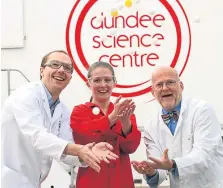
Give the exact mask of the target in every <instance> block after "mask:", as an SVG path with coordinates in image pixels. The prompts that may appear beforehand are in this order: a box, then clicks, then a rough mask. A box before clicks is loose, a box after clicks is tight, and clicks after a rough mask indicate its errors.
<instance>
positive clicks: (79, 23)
mask: <svg viewBox="0 0 223 188" xmlns="http://www.w3.org/2000/svg"><path fill="white" fill-rule="evenodd" d="M79 2H80V0H79V1H77V2H76V4H75V5H74V7H73V9H72V11H71V13H70V16H69V19H68V23H67V28H66V45H67V51H68V53H69V55H70V56H71V57H73V56H72V52H71V49H70V42H69V30H70V24H71V19H72V16H73V13H74V11H75V9H76V7H77V6H78V3H79ZM96 2H97V0H90V1H89V2H88V3H87V4H86V5H85V7H84V8H83V9H82V11H81V14H80V16H79V18H78V21H77V27H76V30H75V34H76V35H74V36H75V39H74V40H75V44H76V48H77V53H78V56H79V58H80V60H81V62H82V64H83V66H84V67H85V68H86V69H87V68H88V67H89V64H88V63H87V61H86V59H85V57H84V54H83V51H82V46H81V29H82V24H83V21H84V19H85V17H86V15H87V12H88V11H89V9H90V8H91V7H92V6H93V5H94V4H95V3H96ZM160 2H161V3H162V4H163V5H164V6H165V7H166V9H167V10H168V12H169V14H170V15H171V17H172V19H173V22H174V25H175V28H176V33H177V48H176V52H175V56H174V58H173V61H172V63H171V65H170V66H171V67H175V65H176V63H177V60H178V58H179V54H180V50H181V43H182V35H181V27H180V23H179V20H178V18H177V15H176V13H175V12H174V10H173V9H172V7H171V6H170V4H169V3H168V2H167V1H166V0H160ZM177 3H178V4H179V5H180V8H181V9H182V11H183V13H184V16H185V17H186V20H187V24H188V28H189V51H188V54H187V58H186V61H185V63H184V66H183V69H182V71H181V73H180V75H181V74H182V73H183V70H184V69H185V67H186V64H187V61H188V58H189V54H190V47H191V31H190V27H189V22H188V19H187V16H186V13H185V11H184V9H183V7H182V6H181V4H180V2H179V1H177ZM74 68H75V70H76V72H77V73H78V74H79V76H80V77H81V78H82V79H83V80H84V81H87V79H86V77H85V76H84V75H83V74H82V73H81V71H80V70H79V68H78V66H77V64H76V63H75V61H74ZM148 81H149V80H147V81H145V82H143V83H140V84H136V85H128V86H125V85H116V87H118V88H131V87H136V86H139V85H143V84H145V83H147V82H148ZM150 91H151V86H149V87H147V88H145V89H142V90H140V91H136V92H131V93H115V92H114V93H113V94H112V95H113V96H116V97H117V96H119V95H122V96H123V97H135V96H139V95H143V94H145V93H148V92H150Z"/></svg>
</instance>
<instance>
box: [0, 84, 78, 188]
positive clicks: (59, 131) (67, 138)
mask: <svg viewBox="0 0 223 188" xmlns="http://www.w3.org/2000/svg"><path fill="white" fill-rule="evenodd" d="M69 122H70V113H69V111H68V109H67V108H66V107H65V106H64V105H63V104H62V103H61V102H60V103H59V104H58V105H57V106H56V108H55V111H54V114H53V117H51V113H50V108H49V103H48V99H47V95H46V92H45V90H44V88H43V85H42V83H41V81H39V82H35V83H28V84H26V85H24V86H22V87H21V88H19V89H17V90H16V91H14V92H13V93H12V94H11V95H10V96H9V97H8V98H7V99H6V101H5V104H4V106H3V109H2V117H1V128H2V157H3V165H2V182H3V187H4V188H38V187H39V185H40V183H41V181H43V180H44V179H45V178H46V176H47V175H48V173H49V170H50V167H51V164H52V159H55V160H57V161H62V162H64V163H66V164H69V165H73V166H74V165H75V166H80V163H79V160H78V158H77V157H73V156H65V155H63V154H62V153H63V151H64V149H65V147H66V145H67V144H68V143H69V142H71V141H73V138H72V131H71V129H70V123H69ZM59 137H60V138H59ZM61 138H62V139H61Z"/></svg>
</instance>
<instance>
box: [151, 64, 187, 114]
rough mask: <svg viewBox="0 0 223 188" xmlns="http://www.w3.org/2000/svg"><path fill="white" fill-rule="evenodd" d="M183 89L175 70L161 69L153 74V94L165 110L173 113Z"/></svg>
mask: <svg viewBox="0 0 223 188" xmlns="http://www.w3.org/2000/svg"><path fill="white" fill-rule="evenodd" d="M164 83H165V84H164ZM161 86H162V87H161ZM183 89H184V86H183V83H182V82H181V81H180V79H179V76H178V74H177V72H176V70H175V69H173V68H171V67H159V68H157V69H156V70H155V71H154V72H153V74H152V94H153V96H154V97H155V98H156V100H157V101H158V102H159V103H160V104H161V106H162V107H163V108H164V109H165V110H167V111H171V110H173V109H174V108H175V107H176V106H177V105H178V104H179V102H180V101H181V99H182V91H183Z"/></svg>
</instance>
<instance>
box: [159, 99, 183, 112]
mask: <svg viewBox="0 0 223 188" xmlns="http://www.w3.org/2000/svg"><path fill="white" fill-rule="evenodd" d="M180 109H181V101H180V102H179V104H178V105H177V106H176V107H175V108H174V109H173V111H177V112H180ZM162 113H163V114H168V111H166V110H165V109H162Z"/></svg>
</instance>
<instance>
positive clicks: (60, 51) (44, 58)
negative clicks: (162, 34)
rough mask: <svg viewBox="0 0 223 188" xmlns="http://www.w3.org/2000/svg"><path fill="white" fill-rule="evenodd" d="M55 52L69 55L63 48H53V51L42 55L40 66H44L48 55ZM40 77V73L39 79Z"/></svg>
mask: <svg viewBox="0 0 223 188" xmlns="http://www.w3.org/2000/svg"><path fill="white" fill-rule="evenodd" d="M55 52H58V53H64V54H66V55H67V56H69V54H68V53H67V52H66V51H64V50H54V51H52V52H49V53H47V54H46V55H45V56H43V58H42V61H41V65H40V67H44V65H45V63H46V62H47V59H48V57H49V56H50V55H51V54H52V53H55ZM69 57H70V56H69ZM70 59H71V58H70ZM71 61H72V59H71ZM41 79H42V76H41V75H40V80H41Z"/></svg>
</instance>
